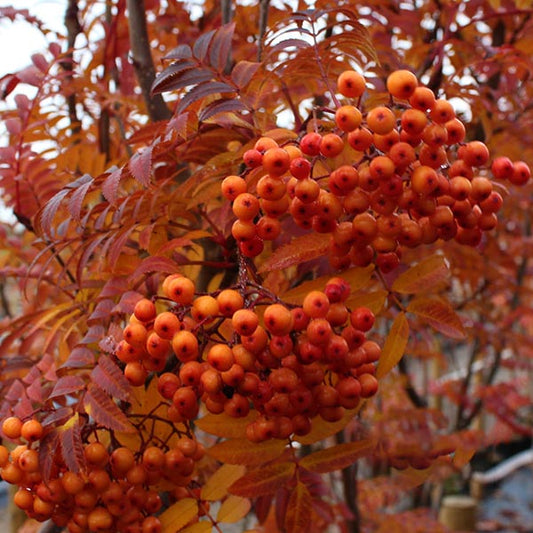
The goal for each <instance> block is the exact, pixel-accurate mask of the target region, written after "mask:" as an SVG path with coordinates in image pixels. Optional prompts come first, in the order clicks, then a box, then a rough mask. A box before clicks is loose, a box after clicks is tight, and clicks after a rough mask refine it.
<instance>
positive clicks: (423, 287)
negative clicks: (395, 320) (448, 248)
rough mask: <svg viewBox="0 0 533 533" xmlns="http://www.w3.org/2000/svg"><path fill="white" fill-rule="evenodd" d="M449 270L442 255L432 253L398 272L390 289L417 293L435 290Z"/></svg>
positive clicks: (404, 292)
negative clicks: (403, 270)
mask: <svg viewBox="0 0 533 533" xmlns="http://www.w3.org/2000/svg"><path fill="white" fill-rule="evenodd" d="M449 274H450V271H449V269H448V265H447V264H446V261H445V259H444V257H442V256H441V255H432V256H431V257H427V258H426V259H424V260H423V261H421V262H420V263H418V264H417V265H414V266H412V267H411V268H409V269H408V270H406V271H405V272H403V273H402V274H400V275H399V276H398V277H397V278H396V279H395V280H394V283H393V284H392V290H393V291H395V292H399V293H401V294H418V293H421V292H427V291H435V290H436V289H437V288H438V287H439V286H440V285H442V284H443V282H445V281H446V280H447V279H448V277H449Z"/></svg>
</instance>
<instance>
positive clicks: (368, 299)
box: [346, 289, 389, 315]
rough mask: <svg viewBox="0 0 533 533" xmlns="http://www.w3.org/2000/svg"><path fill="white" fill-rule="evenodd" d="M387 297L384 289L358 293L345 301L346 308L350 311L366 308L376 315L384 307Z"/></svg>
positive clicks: (387, 294)
mask: <svg viewBox="0 0 533 533" xmlns="http://www.w3.org/2000/svg"><path fill="white" fill-rule="evenodd" d="M388 296H389V293H388V292H387V291H386V290H384V289H380V290H377V291H372V292H358V293H357V294H354V295H353V296H350V297H349V298H348V300H346V306H347V307H349V308H351V309H354V308H355V307H368V308H369V309H370V310H371V311H372V312H373V313H374V314H375V315H378V314H379V313H381V310H382V309H383V307H384V306H385V303H386V302H387V297H388Z"/></svg>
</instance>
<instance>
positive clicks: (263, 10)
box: [257, 0, 270, 61]
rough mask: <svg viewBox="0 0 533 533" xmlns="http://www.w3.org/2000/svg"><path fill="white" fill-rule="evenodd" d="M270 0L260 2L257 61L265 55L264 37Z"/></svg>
mask: <svg viewBox="0 0 533 533" xmlns="http://www.w3.org/2000/svg"><path fill="white" fill-rule="evenodd" d="M269 6H270V0H261V1H260V2H259V35H258V36H257V61H261V59H262V55H263V39H264V38H265V33H266V29H267V25H268V8H269Z"/></svg>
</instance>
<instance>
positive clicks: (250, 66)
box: [231, 60, 261, 89]
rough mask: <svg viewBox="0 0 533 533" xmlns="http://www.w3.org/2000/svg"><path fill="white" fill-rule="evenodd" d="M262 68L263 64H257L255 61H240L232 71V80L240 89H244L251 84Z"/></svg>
mask: <svg viewBox="0 0 533 533" xmlns="http://www.w3.org/2000/svg"><path fill="white" fill-rule="evenodd" d="M260 66H261V63H256V62H254V61H244V60H243V61H239V62H238V63H237V64H236V65H235V66H234V67H233V70H232V71H231V79H232V80H233V82H235V84H236V85H237V87H239V89H242V88H243V87H246V86H247V85H248V83H250V80H251V79H252V78H253V76H254V74H255V73H256V72H257V69H258V68H259V67H260Z"/></svg>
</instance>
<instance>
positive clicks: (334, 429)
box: [294, 403, 361, 444]
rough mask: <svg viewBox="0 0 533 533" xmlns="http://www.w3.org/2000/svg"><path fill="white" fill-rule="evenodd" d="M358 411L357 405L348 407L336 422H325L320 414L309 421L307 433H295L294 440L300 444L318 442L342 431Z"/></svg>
mask: <svg viewBox="0 0 533 533" xmlns="http://www.w3.org/2000/svg"><path fill="white" fill-rule="evenodd" d="M360 405H361V403H360ZM358 411H359V407H356V408H355V409H350V410H349V411H348V410H346V411H345V413H344V415H343V417H342V418H341V419H340V420H337V421H336V422H326V421H325V420H324V419H323V418H321V417H320V416H316V417H315V418H313V419H312V421H311V422H312V426H311V431H310V432H309V433H308V434H307V435H303V436H299V435H295V436H294V440H296V441H298V442H299V443H301V444H314V443H315V442H320V441H321V440H324V439H326V438H328V437H331V436H332V435H335V434H336V433H338V432H339V431H342V430H343V429H344V428H345V427H346V426H347V424H348V422H350V420H352V419H353V417H354V416H355V414H356V413H357V412H358Z"/></svg>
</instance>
